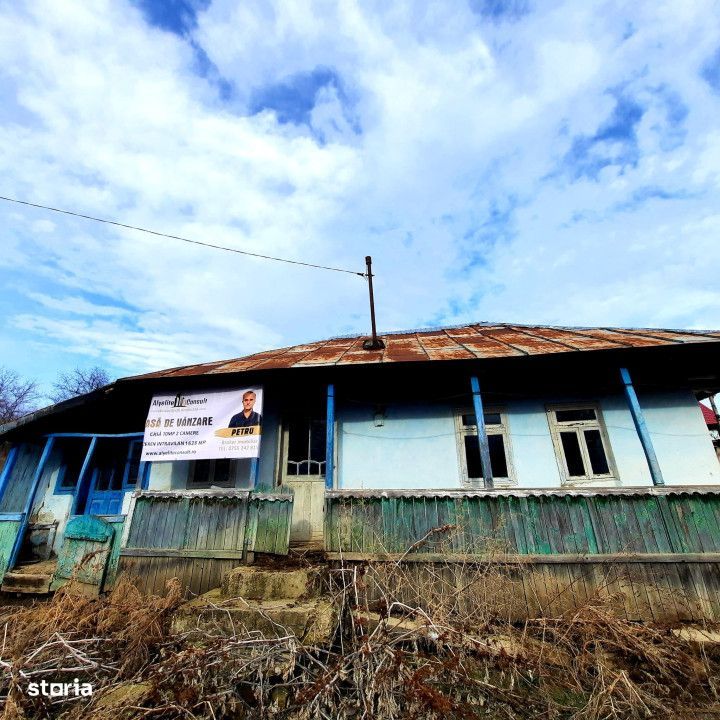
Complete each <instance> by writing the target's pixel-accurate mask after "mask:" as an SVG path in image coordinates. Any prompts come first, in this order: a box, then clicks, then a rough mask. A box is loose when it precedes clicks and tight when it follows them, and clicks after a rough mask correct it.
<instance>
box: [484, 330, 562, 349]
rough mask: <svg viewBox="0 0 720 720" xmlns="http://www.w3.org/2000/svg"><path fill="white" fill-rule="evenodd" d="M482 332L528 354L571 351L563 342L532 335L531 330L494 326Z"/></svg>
mask: <svg viewBox="0 0 720 720" xmlns="http://www.w3.org/2000/svg"><path fill="white" fill-rule="evenodd" d="M482 334H483V335H487V336H488V337H491V338H493V339H494V340H498V341H499V342H503V343H507V344H508V345H509V346H510V347H513V348H516V349H517V350H522V352H524V353H526V354H528V355H546V354H549V353H560V352H570V349H569V348H568V347H567V346H566V345H564V344H563V343H562V342H553V341H552V340H546V339H545V338H542V337H540V336H539V335H532V334H531V333H530V332H517V331H516V330H513V329H512V328H507V327H505V328H497V329H495V328H493V329H490V330H483V333H482Z"/></svg>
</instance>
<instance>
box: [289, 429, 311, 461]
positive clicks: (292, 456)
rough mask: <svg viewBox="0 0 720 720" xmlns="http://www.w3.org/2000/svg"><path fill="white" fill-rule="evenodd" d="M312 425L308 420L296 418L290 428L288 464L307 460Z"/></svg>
mask: <svg viewBox="0 0 720 720" xmlns="http://www.w3.org/2000/svg"><path fill="white" fill-rule="evenodd" d="M309 425H310V423H309V420H308V419H307V418H295V419H294V420H291V421H290V427H289V428H288V462H301V461H302V460H307V454H308V434H309V432H310V427H309Z"/></svg>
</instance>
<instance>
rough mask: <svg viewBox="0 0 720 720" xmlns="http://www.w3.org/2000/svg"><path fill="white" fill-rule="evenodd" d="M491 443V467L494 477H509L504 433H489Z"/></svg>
mask: <svg viewBox="0 0 720 720" xmlns="http://www.w3.org/2000/svg"><path fill="white" fill-rule="evenodd" d="M488 444H489V445H490V467H491V468H492V474H493V477H496V478H506V477H508V468H507V458H506V457H505V442H504V441H503V436H502V435H488Z"/></svg>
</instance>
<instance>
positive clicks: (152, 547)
mask: <svg viewBox="0 0 720 720" xmlns="http://www.w3.org/2000/svg"><path fill="white" fill-rule="evenodd" d="M292 508H293V496H292V495H287V494H279V493H278V494H275V493H253V492H250V491H241V490H231V491H222V492H219V491H217V492H216V491H209V492H204V491H203V492H193V493H190V492H149V493H147V492H146V493H141V494H138V495H136V496H135V498H134V501H133V508H132V509H131V513H130V516H129V518H128V520H127V521H126V522H127V523H128V527H127V529H126V538H125V540H124V542H123V545H122V548H121V550H120V565H119V571H120V572H128V573H129V574H131V575H133V576H134V577H135V578H136V579H137V582H138V586H139V587H140V588H141V589H142V590H143V591H144V592H147V593H162V592H163V590H164V588H165V583H166V582H167V581H168V580H169V579H170V578H173V577H177V578H179V580H180V582H181V584H182V585H183V587H184V588H186V589H187V590H189V591H190V592H193V593H203V592H206V591H207V590H210V589H212V588H215V587H218V586H219V585H220V581H221V579H222V574H223V573H224V572H225V571H226V570H230V569H232V568H233V567H235V566H236V565H238V564H239V563H240V562H242V561H243V560H246V559H247V558H248V556H249V555H250V553H255V552H263V553H272V554H276V555H286V554H287V552H288V546H289V538H290V525H291V522H292Z"/></svg>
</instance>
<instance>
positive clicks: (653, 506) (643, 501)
mask: <svg viewBox="0 0 720 720" xmlns="http://www.w3.org/2000/svg"><path fill="white" fill-rule="evenodd" d="M657 500H658V498H655V497H639V498H637V499H636V502H635V516H636V517H637V521H638V524H639V525H640V529H641V531H642V532H643V534H644V535H645V538H646V545H647V547H648V551H649V552H660V553H666V552H672V543H671V540H670V535H669V533H668V531H667V528H666V526H665V522H664V519H663V515H662V512H661V511H660V507H659V505H658V502H657Z"/></svg>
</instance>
